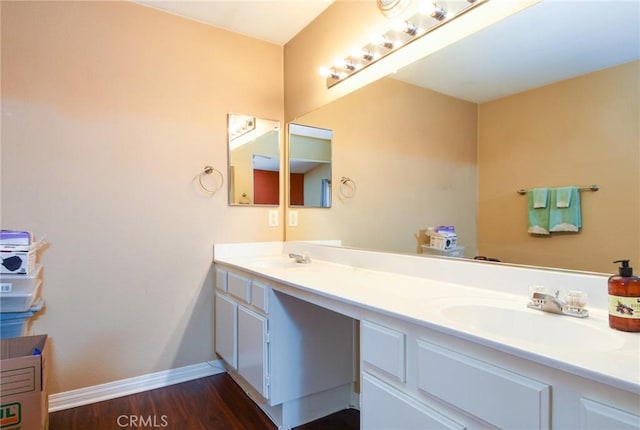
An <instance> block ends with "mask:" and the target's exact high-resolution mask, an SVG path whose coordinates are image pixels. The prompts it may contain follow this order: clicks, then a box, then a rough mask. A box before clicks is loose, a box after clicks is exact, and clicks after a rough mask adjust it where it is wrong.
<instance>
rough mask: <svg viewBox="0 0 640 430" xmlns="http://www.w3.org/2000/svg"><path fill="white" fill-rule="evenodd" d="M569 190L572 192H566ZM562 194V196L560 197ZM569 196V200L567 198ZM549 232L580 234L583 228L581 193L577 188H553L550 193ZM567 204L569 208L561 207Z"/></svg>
mask: <svg viewBox="0 0 640 430" xmlns="http://www.w3.org/2000/svg"><path fill="white" fill-rule="evenodd" d="M567 188H569V189H570V190H568V191H567V190H566V189H567ZM558 194H560V196H558ZM567 195H568V196H569V198H568V200H565V198H566V197H567ZM550 199H551V201H552V202H555V204H551V205H550V206H551V210H550V211H549V231H552V232H556V231H572V232H578V231H580V228H582V213H581V208H580V191H579V190H578V188H577V187H563V188H553V189H551V191H550ZM565 202H567V206H561V205H563V204H565Z"/></svg>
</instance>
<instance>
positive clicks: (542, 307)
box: [527, 291, 589, 318]
mask: <svg viewBox="0 0 640 430" xmlns="http://www.w3.org/2000/svg"><path fill="white" fill-rule="evenodd" d="M559 295H560V291H556V293H555V295H552V294H547V293H542V292H534V293H533V294H532V295H531V301H530V302H529V303H527V307H528V308H530V309H537V310H539V311H543V312H550V313H553V314H560V315H568V316H571V317H577V318H586V317H588V316H589V311H588V310H586V309H584V308H583V307H582V306H584V303H583V304H581V306H568V305H567V303H566V302H565V301H564V300H561V299H560V298H559V297H558V296H559ZM572 302H573V300H572Z"/></svg>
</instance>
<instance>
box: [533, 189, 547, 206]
mask: <svg viewBox="0 0 640 430" xmlns="http://www.w3.org/2000/svg"><path fill="white" fill-rule="evenodd" d="M548 202H549V188H534V189H533V208H534V209H540V208H546V207H547V204H548Z"/></svg>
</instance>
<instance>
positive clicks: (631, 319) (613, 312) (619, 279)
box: [609, 260, 640, 332]
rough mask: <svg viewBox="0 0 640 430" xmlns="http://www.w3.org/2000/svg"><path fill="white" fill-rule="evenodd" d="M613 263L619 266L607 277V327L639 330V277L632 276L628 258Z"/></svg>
mask: <svg viewBox="0 0 640 430" xmlns="http://www.w3.org/2000/svg"><path fill="white" fill-rule="evenodd" d="M614 263H620V267H619V268H618V274H617V275H614V276H611V277H610V278H609V327H611V328H614V329H616V330H622V331H633V332H640V277H638V276H633V269H632V268H631V267H630V266H629V260H616V261H614Z"/></svg>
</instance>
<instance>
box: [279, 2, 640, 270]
mask: <svg viewBox="0 0 640 430" xmlns="http://www.w3.org/2000/svg"><path fill="white" fill-rule="evenodd" d="M603 6H605V8H606V12H604V13H603V9H602V8H603ZM639 19H640V3H638V2H628V1H610V2H606V4H605V3H604V2H599V1H593V2H591V1H588V2H583V1H581V2H564V1H553V0H545V1H542V2H540V3H537V4H535V5H533V6H531V7H529V8H527V9H525V10H523V11H521V12H519V13H517V14H515V15H513V16H511V17H508V18H506V19H504V20H503V21H501V22H498V23H496V24H494V25H492V26H490V27H488V28H486V29H484V30H481V31H480V32H478V33H476V34H474V35H472V36H469V37H467V38H465V39H462V40H460V41H459V42H456V43H454V44H452V45H449V46H448V47H446V48H443V49H442V50H440V51H437V52H435V53H433V54H431V55H429V56H428V57H426V58H423V59H420V60H419V61H416V63H415V64H413V65H410V66H408V67H406V68H404V69H401V70H399V71H398V72H397V73H395V74H393V75H390V76H388V77H385V78H383V79H381V80H379V81H376V82H374V83H372V84H370V85H368V86H366V87H364V88H361V89H359V90H357V91H355V92H353V93H351V94H349V95H347V96H345V97H342V98H340V99H337V100H335V101H333V102H331V103H330V104H328V105H325V106H322V107H320V108H319V109H316V110H314V111H312V112H310V113H308V114H306V115H304V116H301V117H299V118H297V119H296V121H297V122H299V123H300V124H305V125H309V126H314V127H322V128H327V129H332V130H333V131H334V138H333V145H332V147H333V157H334V164H335V165H336V166H339V169H340V173H341V174H345V175H348V176H349V177H350V178H352V179H353V180H354V181H355V182H356V183H357V184H358V192H357V194H356V195H355V196H354V198H352V199H350V200H348V201H344V202H343V201H339V200H338V199H336V200H335V201H334V205H333V207H332V209H331V210H330V211H312V212H309V213H306V212H305V213H304V214H301V215H300V218H299V223H298V225H297V226H287V228H286V238H287V240H322V239H340V240H342V241H343V244H344V245H345V246H352V247H358V248H368V249H376V250H383V251H390V252H401V253H413V254H415V253H419V252H420V249H421V246H420V245H421V240H422V238H423V236H422V234H423V233H424V230H425V229H426V228H427V227H430V226H439V225H453V226H455V228H456V232H457V234H458V244H459V245H461V246H462V247H464V256H465V257H467V258H473V257H475V256H486V257H489V258H495V259H498V260H500V261H501V262H504V263H512V264H524V265H533V266H542V267H552V268H561V269H572V270H583V271H593V272H604V273H611V272H612V271H614V270H615V264H612V261H613V260H615V259H618V258H630V259H632V260H634V261H636V263H635V264H640V127H638V118H639V117H640V61H639V60H638V59H639V58H640V22H639ZM594 184H595V185H598V186H599V187H600V189H599V191H597V192H591V191H583V192H581V193H580V197H581V210H582V212H581V213H582V228H581V230H580V231H579V232H578V233H554V234H551V235H549V236H544V237H543V236H535V235H532V234H529V233H528V232H527V197H526V196H522V195H519V194H518V193H517V191H518V190H520V189H532V188H536V187H560V186H570V185H575V186H590V185H594Z"/></svg>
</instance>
